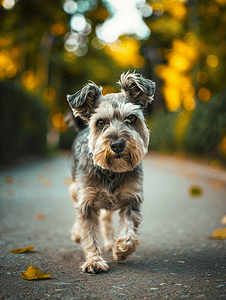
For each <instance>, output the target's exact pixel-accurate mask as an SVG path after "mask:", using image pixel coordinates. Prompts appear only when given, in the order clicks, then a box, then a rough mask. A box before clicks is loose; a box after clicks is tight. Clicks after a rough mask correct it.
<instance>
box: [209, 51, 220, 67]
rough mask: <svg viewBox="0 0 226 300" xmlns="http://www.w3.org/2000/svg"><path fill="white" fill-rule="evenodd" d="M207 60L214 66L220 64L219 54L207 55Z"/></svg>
mask: <svg viewBox="0 0 226 300" xmlns="http://www.w3.org/2000/svg"><path fill="white" fill-rule="evenodd" d="M206 62H207V64H208V65H209V66H210V67H212V68H216V67H217V66H218V64H219V60H218V58H217V56H216V55H213V54H210V55H208V56H207V58H206Z"/></svg>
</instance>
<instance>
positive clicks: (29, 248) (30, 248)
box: [8, 246, 34, 254]
mask: <svg viewBox="0 0 226 300" xmlns="http://www.w3.org/2000/svg"><path fill="white" fill-rule="evenodd" d="M8 250H9V251H10V252H12V253H16V254H21V253H25V252H30V251H32V250H34V247H33V246H29V247H26V248H17V249H12V250H10V249H8Z"/></svg>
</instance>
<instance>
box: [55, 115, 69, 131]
mask: <svg viewBox="0 0 226 300" xmlns="http://www.w3.org/2000/svg"><path fill="white" fill-rule="evenodd" d="M64 119H65V116H64V114H62V113H56V114H55V115H53V117H52V123H53V126H54V127H55V128H56V129H57V130H58V131H59V132H63V131H65V130H66V129H67V124H66V123H65V121H64Z"/></svg>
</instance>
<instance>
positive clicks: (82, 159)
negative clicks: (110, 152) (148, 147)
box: [72, 128, 143, 210]
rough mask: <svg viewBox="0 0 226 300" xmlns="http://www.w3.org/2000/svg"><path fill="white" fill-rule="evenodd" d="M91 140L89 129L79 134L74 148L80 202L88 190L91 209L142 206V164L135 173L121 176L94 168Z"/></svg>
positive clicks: (75, 174)
mask: <svg viewBox="0 0 226 300" xmlns="http://www.w3.org/2000/svg"><path fill="white" fill-rule="evenodd" d="M88 136H89V128H86V129H84V130H83V131H81V132H80V133H79V134H78V136H77V138H76V139H75V141H74V144H73V147H72V149H73V157H74V180H75V182H76V186H77V197H78V199H79V197H80V193H84V190H85V191H86V193H87V194H86V198H87V199H88V198H89V197H88V195H89V194H90V199H92V200H90V201H92V206H93V207H95V208H96V209H97V210H98V209H103V208H105V209H107V210H117V209H120V208H122V207H123V206H125V205H128V203H131V202H132V203H133V202H134V204H135V203H140V202H141V201H142V192H143V191H142V173H143V172H142V163H140V164H139V165H138V166H137V167H136V168H135V169H134V170H133V171H128V172H122V173H118V172H112V171H109V170H105V169H103V168H101V167H100V166H95V165H94V164H93V158H92V154H91V153H89V148H88ZM87 201H88V202H89V200H87ZM89 204H91V203H89Z"/></svg>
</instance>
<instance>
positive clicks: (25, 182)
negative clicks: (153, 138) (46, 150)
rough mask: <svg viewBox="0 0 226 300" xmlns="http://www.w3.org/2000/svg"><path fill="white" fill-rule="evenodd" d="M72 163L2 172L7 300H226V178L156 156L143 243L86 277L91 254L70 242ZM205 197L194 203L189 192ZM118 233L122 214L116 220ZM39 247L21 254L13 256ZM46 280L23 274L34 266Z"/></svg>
mask: <svg viewBox="0 0 226 300" xmlns="http://www.w3.org/2000/svg"><path fill="white" fill-rule="evenodd" d="M70 165H71V157H70V154H69V153H65V152H64V153H63V154H61V155H58V156H55V157H53V158H49V159H47V158H46V159H43V158H38V157H29V158H26V159H24V160H21V161H20V162H19V163H17V164H14V165H12V166H9V167H6V168H4V169H2V170H1V172H0V205H1V210H0V231H1V239H0V247H1V258H0V263H1V264H0V276H1V279H0V280H1V285H0V299H42V300H44V299H45V300H48V299H64V300H72V299H167V298H168V299H182V298H188V299H226V240H216V239H209V236H211V235H212V232H213V230H215V229H218V228H222V227H226V225H222V224H221V218H222V217H223V216H224V215H226V171H225V170H222V169H219V168H216V167H213V166H211V165H207V164H202V163H198V162H196V161H192V160H188V159H186V158H181V157H176V156H173V157H172V156H167V155H160V154H155V153H152V154H149V155H147V156H146V158H145V160H144V197H145V201H144V203H143V206H142V214H143V221H142V224H141V226H140V229H139V232H140V235H141V239H142V243H141V245H140V247H139V249H138V250H137V252H136V253H135V254H133V255H132V256H131V257H130V258H129V259H128V260H126V261H125V262H123V263H118V262H115V261H113V259H112V257H111V254H110V253H106V252H105V253H104V256H105V258H106V260H107V261H108V262H109V266H110V271H109V272H108V273H103V274H97V275H90V274H87V273H85V274H83V273H82V272H81V270H80V268H79V265H80V263H81V262H83V261H84V254H83V251H82V250H81V248H80V245H79V244H74V242H73V241H71V239H70V229H71V227H72V225H73V221H74V210H73V203H72V201H71V200H70V199H69V196H68V185H69V183H70V178H71V170H70ZM193 186H195V187H199V188H200V190H201V191H202V194H201V195H200V197H192V195H191V194H190V192H189V191H190V188H191V187H193ZM115 225H116V226H117V216H116V217H115ZM27 246H34V251H32V252H30V253H24V254H13V253H11V252H9V251H8V249H15V248H20V247H21V248H23V247H27ZM31 265H33V266H35V267H36V268H38V269H40V270H42V271H43V272H44V273H46V274H52V276H51V277H50V278H49V279H46V280H35V281H33V280H31V281H27V280H24V279H23V278H22V277H21V272H25V271H26V269H27V268H28V267H29V266H31Z"/></svg>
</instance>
